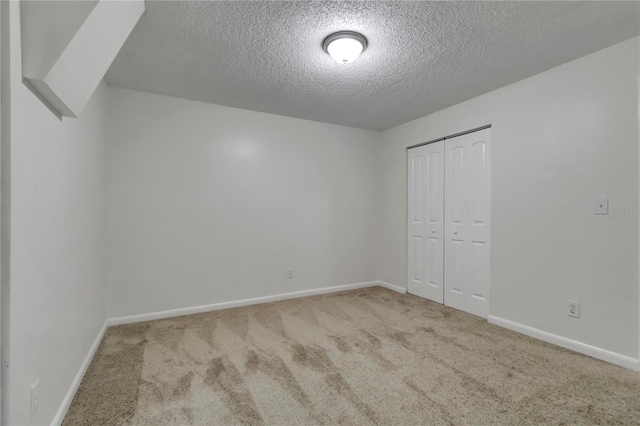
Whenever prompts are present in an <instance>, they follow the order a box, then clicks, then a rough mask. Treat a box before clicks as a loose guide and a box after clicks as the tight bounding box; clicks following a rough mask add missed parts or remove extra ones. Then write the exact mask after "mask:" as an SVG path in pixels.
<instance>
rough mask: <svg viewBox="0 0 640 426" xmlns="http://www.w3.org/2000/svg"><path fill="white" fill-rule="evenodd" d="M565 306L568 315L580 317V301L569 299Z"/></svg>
mask: <svg viewBox="0 0 640 426" xmlns="http://www.w3.org/2000/svg"><path fill="white" fill-rule="evenodd" d="M567 308H568V315H569V316H570V317H574V318H580V302H576V301H573V300H569V302H568V305H567Z"/></svg>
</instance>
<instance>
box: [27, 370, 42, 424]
mask: <svg viewBox="0 0 640 426" xmlns="http://www.w3.org/2000/svg"><path fill="white" fill-rule="evenodd" d="M39 405H40V379H38V380H36V382H35V383H34V384H33V385H31V404H30V407H31V410H30V411H29V419H33V416H35V415H36V413H37V412H38V406H39Z"/></svg>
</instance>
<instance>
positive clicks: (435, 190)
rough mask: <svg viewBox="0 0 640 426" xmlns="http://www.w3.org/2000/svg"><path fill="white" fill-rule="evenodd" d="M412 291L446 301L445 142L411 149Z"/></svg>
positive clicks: (410, 255) (410, 269) (408, 282)
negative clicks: (444, 228) (444, 284)
mask: <svg viewBox="0 0 640 426" xmlns="http://www.w3.org/2000/svg"><path fill="white" fill-rule="evenodd" d="M408 152H409V159H408V160H409V161H408V166H409V167H408V169H409V179H408V182H409V194H408V199H409V206H408V207H409V208H408V213H409V215H408V221H407V223H408V231H409V235H408V268H407V269H408V270H407V289H408V291H409V293H412V294H415V295H417V296H421V297H425V298H427V299H431V300H433V301H435V302H438V303H443V296H444V287H443V274H444V258H443V255H444V243H443V240H442V237H443V219H444V218H443V216H444V204H443V195H444V143H443V142H436V143H432V144H429V145H423V146H420V147H417V148H412V149H410V150H409V151H408Z"/></svg>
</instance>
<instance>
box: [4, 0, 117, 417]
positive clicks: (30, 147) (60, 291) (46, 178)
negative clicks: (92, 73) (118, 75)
mask: <svg viewBox="0 0 640 426" xmlns="http://www.w3.org/2000/svg"><path fill="white" fill-rule="evenodd" d="M8 3H9V12H10V22H9V24H10V28H9V31H10V43H11V44H10V62H11V64H10V65H11V82H10V86H11V87H10V90H11V141H10V145H11V146H10V156H11V159H10V161H11V171H10V173H11V179H10V181H11V184H10V188H3V194H2V196H3V197H10V199H9V202H10V214H11V223H10V235H11V238H10V248H9V249H10V261H9V262H10V264H9V267H10V283H9V286H10V327H11V330H10V342H9V351H10V353H9V357H10V359H9V362H10V366H9V386H8V389H6V390H5V392H4V393H3V395H2V397H3V398H8V399H9V404H8V407H9V410H8V411H9V412H8V413H3V415H4V416H7V414H8V417H5V419H8V421H7V424H11V425H29V424H33V425H36V424H37V425H42V424H49V423H50V422H51V420H52V419H53V417H54V415H55V413H56V411H57V410H58V408H59V406H60V404H61V401H62V400H63V398H64V397H65V394H66V393H67V391H68V390H69V387H70V385H71V383H72V381H73V379H74V377H75V376H76V374H77V373H78V370H79V368H80V366H81V365H82V362H83V361H84V359H85V357H86V356H87V353H88V351H89V349H90V347H91V345H92V344H93V342H94V340H95V338H96V336H97V335H98V332H99V331H100V329H101V327H102V325H103V324H104V321H105V318H106V313H105V294H104V291H105V285H104V281H103V278H104V275H105V273H104V268H103V260H104V250H103V248H104V229H105V221H104V186H103V183H104V158H103V135H104V133H105V129H104V126H103V123H104V120H103V117H104V116H105V106H104V101H105V96H104V95H105V90H106V86H104V83H103V84H101V85H100V87H99V88H98V90H97V92H96V95H95V96H94V97H93V99H92V100H91V102H90V103H89V105H88V106H87V109H86V111H85V113H84V114H83V117H82V118H80V119H77V120H76V119H73V120H71V119H69V120H67V119H64V120H62V121H60V120H59V119H58V118H56V117H55V116H54V115H53V114H51V112H50V111H49V110H48V109H47V108H46V107H45V106H44V105H43V104H42V103H41V102H40V101H39V100H38V99H37V98H36V97H35V96H34V95H33V93H32V92H31V91H30V90H29V89H28V88H27V87H25V86H24V85H23V83H22V79H21V76H22V70H21V57H20V56H21V49H20V5H19V3H18V2H8ZM4 10H6V9H4ZM4 10H3V11H4ZM3 30H4V29H3ZM3 152H4V151H3ZM38 379H39V380H40V401H39V409H38V411H37V413H36V414H35V415H34V416H33V417H31V418H30V408H29V407H30V387H31V386H32V385H33V383H34V382H35V381H36V380H38Z"/></svg>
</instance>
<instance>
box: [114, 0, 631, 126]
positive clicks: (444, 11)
mask: <svg viewBox="0 0 640 426" xmlns="http://www.w3.org/2000/svg"><path fill="white" fill-rule="evenodd" d="M338 30H354V31H359V32H361V33H363V34H364V35H365V36H366V37H367V38H368V40H369V47H368V49H367V50H366V51H365V52H364V53H363V54H362V56H361V57H360V58H359V59H358V60H357V61H355V62H353V63H351V64H347V65H341V64H337V63H336V62H334V61H333V60H332V59H331V58H330V57H329V55H327V54H326V53H325V52H324V51H323V50H322V48H321V42H322V40H323V39H324V37H325V36H327V35H328V34H329V33H332V32H334V31H338ZM639 32H640V6H639V3H638V2H611V1H605V2H553V1H545V2H530V1H523V2H457V1H448V2H384V1H377V2H344V1H341V2H310V1H295V2H276V1H249V2H245V1H242V2H240V1H203V2H199V1H198V2H197V1H175V2H174V1H149V0H147V11H146V12H145V14H144V15H143V17H142V19H141V20H140V22H139V23H138V26H137V27H136V28H135V29H134V31H133V33H132V35H131V37H130V38H129V40H128V41H127V43H126V44H125V46H124V47H123V49H122V50H121V52H120V54H119V55H118V57H117V58H116V60H115V62H114V63H113V65H112V66H111V69H110V70H109V72H108V73H107V76H106V80H107V83H108V84H110V85H112V86H118V87H124V88H129V89H137V90H142V91H147V92H152V93H158V94H163V95H170V96H177V97H182V98H188V99H194V100H199V101H205V102H211V103H215V104H221V105H228V106H233V107H238V108H245V109H251V110H256V111H264V112H269V113H273V114H281V115H288V116H293V117H300V118H306V119H311V120H316V121H324V122H328V123H335V124H344V125H348V126H354V127H361V128H365V129H373V130H384V129H387V128H390V127H393V126H396V125H398V124H401V123H404V122H407V121H410V120H412V119H414V118H418V117H421V116H424V115H426V114H429V113H432V112H435V111H438V110H440V109H442V108H445V107H447V106H450V105H454V104H456V103H459V102H462V101H464V100H466V99H470V98H472V97H474V96H477V95H480V94H482V93H486V92H488V91H491V90H493V89H496V88H498V87H502V86H504V85H507V84H510V83H512V82H515V81H518V80H521V79H523V78H526V77H528V76H531V75H534V74H537V73H539V72H541V71H544V70H547V69H549V68H552V67H554V66H556V65H560V64H562V63H564V62H567V61H570V60H572V59H575V58H578V57H580V56H583V55H585V54H588V53H591V52H593V51H596V50H598V49H601V48H604V47H606V46H609V45H612V44H614V43H616V42H619V41H623V40H626V39H629V38H631V37H633V36H636V35H638V33H639Z"/></svg>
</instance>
